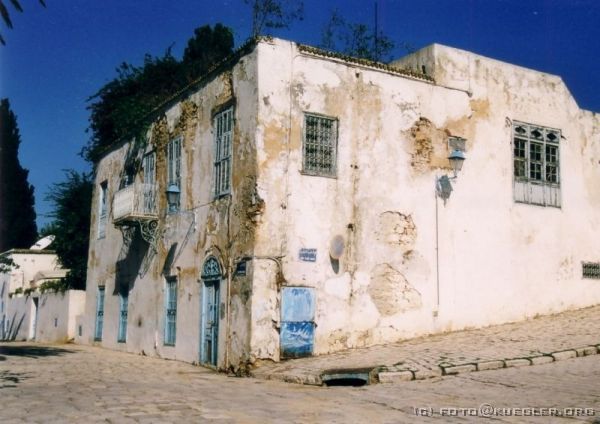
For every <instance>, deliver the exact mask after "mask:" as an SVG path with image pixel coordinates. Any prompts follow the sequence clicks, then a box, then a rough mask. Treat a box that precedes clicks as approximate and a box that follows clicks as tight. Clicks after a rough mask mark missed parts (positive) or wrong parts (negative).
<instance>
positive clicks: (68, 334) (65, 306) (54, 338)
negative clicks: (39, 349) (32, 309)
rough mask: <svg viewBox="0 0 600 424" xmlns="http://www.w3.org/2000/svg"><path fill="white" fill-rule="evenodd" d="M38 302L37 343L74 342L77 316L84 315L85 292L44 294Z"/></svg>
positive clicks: (68, 291) (73, 291)
mask: <svg viewBox="0 0 600 424" xmlns="http://www.w3.org/2000/svg"><path fill="white" fill-rule="evenodd" d="M38 302H39V303H38V317H37V329H36V337H35V339H36V341H38V342H46V343H65V342H67V341H69V340H73V339H74V338H75V334H76V326H75V320H76V316H78V315H80V314H81V313H83V310H84V306H85V291H84V290H67V291H66V292H64V293H44V294H41V295H40V297H39V301H38Z"/></svg>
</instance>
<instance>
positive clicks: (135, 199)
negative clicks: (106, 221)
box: [112, 183, 158, 225]
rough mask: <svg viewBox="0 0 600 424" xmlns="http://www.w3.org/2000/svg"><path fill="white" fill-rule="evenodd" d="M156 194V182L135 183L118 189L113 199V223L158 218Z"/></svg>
mask: <svg viewBox="0 0 600 424" xmlns="http://www.w3.org/2000/svg"><path fill="white" fill-rule="evenodd" d="M156 196H157V187H156V184H143V183H135V184H132V185H130V186H127V187H125V188H123V189H121V190H119V191H117V192H116V193H115V197H114V199H113V209H112V211H113V223H114V224H115V225H126V224H130V223H132V222H138V223H139V222H141V221H153V220H157V219H158V205H157V198H156Z"/></svg>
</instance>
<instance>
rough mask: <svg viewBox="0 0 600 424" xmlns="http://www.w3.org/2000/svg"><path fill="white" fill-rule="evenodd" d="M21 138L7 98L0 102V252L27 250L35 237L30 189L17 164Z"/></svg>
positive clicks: (23, 173) (20, 167) (27, 173)
mask: <svg viewBox="0 0 600 424" xmlns="http://www.w3.org/2000/svg"><path fill="white" fill-rule="evenodd" d="M20 144H21V136H20V134H19V127H18V126H17V117H16V116H15V114H14V113H13V112H12V111H11V110H10V104H9V102H8V99H2V100H0V252H5V251H7V250H9V249H15V248H29V247H30V246H31V245H32V244H33V243H35V241H36V238H37V226H36V223H35V218H36V215H35V209H34V202H35V201H34V196H33V186H32V185H31V184H29V182H28V181H27V177H28V176H29V171H28V170H27V169H24V168H23V167H22V166H21V164H20V163H19V145H20Z"/></svg>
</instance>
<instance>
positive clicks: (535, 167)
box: [511, 121, 562, 208]
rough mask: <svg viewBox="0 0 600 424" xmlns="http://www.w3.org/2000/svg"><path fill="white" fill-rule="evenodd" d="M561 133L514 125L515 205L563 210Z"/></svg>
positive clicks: (537, 126) (541, 128) (534, 125)
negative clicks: (522, 204)
mask: <svg viewBox="0 0 600 424" xmlns="http://www.w3.org/2000/svg"><path fill="white" fill-rule="evenodd" d="M561 137H562V135H561V131H560V130H559V129H555V128H549V127H545V126H543V125H536V124H529V123H526V122H520V121H513V126H512V130H511V141H512V142H511V145H512V148H513V149H512V157H513V185H514V187H513V195H514V199H515V202H517V203H526V204H532V205H539V206H551V207H558V208H560V207H561V189H560V186H561V179H560V160H561V155H560V140H561Z"/></svg>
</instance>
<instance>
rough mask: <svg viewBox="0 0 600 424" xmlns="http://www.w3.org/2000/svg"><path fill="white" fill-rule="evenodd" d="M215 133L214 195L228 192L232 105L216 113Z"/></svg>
mask: <svg viewBox="0 0 600 424" xmlns="http://www.w3.org/2000/svg"><path fill="white" fill-rule="evenodd" d="M213 126H214V127H213V131H214V133H215V197H219V196H223V195H225V194H228V193H229V191H230V185H231V147H232V146H231V144H232V141H233V107H230V108H228V109H225V110H224V111H222V112H220V113H218V114H217V115H216V116H215V118H214V122H213Z"/></svg>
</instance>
